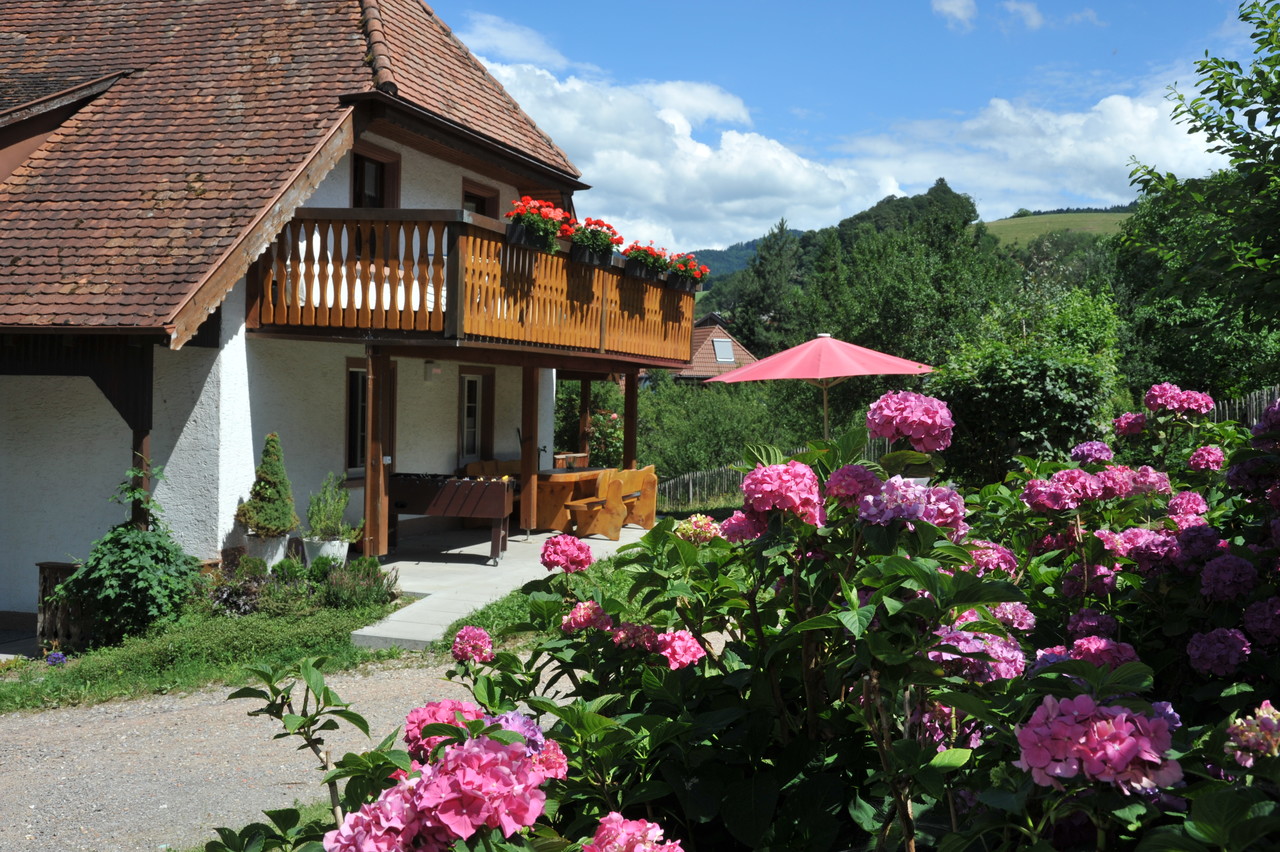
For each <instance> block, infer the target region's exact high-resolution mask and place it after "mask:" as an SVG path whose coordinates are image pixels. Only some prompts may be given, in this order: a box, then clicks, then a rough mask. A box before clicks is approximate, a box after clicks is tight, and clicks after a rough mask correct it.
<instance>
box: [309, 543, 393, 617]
mask: <svg viewBox="0 0 1280 852" xmlns="http://www.w3.org/2000/svg"><path fill="white" fill-rule="evenodd" d="M396 580H397V576H396V572H395V571H390V572H387V573H383V571H382V566H381V565H380V564H379V563H378V560H377V558H376V557H373V556H361V557H359V558H357V559H353V560H351V561H350V562H348V563H347V564H346V565H342V566H337V565H335V566H333V567H332V568H331V569H330V571H329V574H328V576H327V577H325V580H324V586H323V589H322V591H321V597H322V600H323V601H324V605H325V606H327V607H333V608H335V609H358V608H361V607H369V606H381V605H383V604H387V603H390V602H391V601H393V600H395V597H396Z"/></svg>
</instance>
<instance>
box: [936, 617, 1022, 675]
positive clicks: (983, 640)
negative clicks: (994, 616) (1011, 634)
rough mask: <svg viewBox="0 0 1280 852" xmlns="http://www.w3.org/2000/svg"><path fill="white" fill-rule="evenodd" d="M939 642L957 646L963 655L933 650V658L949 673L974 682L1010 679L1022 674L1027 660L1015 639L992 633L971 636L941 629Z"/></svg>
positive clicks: (939, 630) (963, 632) (952, 628)
mask: <svg viewBox="0 0 1280 852" xmlns="http://www.w3.org/2000/svg"><path fill="white" fill-rule="evenodd" d="M934 633H935V634H937V636H938V642H939V644H942V645H950V646H953V647H954V648H955V649H956V650H957V651H959V652H960V653H959V654H957V653H954V652H952V651H944V650H933V651H930V652H929V659H931V660H933V661H934V662H937V663H941V664H942V668H943V670H944V671H945V672H947V673H948V674H951V675H957V676H959V677H963V678H964V679H965V680H969V681H972V682H974V683H987V682H990V681H993V680H1009V679H1010V678H1015V677H1017V676H1018V675H1020V674H1022V672H1023V670H1024V669H1025V668H1026V665H1027V658H1026V656H1025V655H1024V654H1023V653H1022V647H1021V646H1020V645H1019V644H1018V643H1017V642H1016V641H1014V640H1013V639H1009V638H1006V637H1004V636H995V635H992V634H990V633H971V632H969V631H967V630H957V629H955V628H954V627H940V628H938V629H937V630H935V631H934ZM962 654H985V655H987V656H989V657H991V659H990V660H980V659H975V658H973V657H968V656H961V655H962Z"/></svg>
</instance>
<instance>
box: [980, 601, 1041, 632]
mask: <svg viewBox="0 0 1280 852" xmlns="http://www.w3.org/2000/svg"><path fill="white" fill-rule="evenodd" d="M991 614H992V615H993V616H995V619H996V621H998V622H1000V623H1001V624H1003V625H1004V626H1005V627H1008V628H1009V629H1011V630H1032V629H1034V628H1035V626H1036V617H1035V615H1033V614H1032V613H1031V610H1030V609H1028V608H1027V605H1026V604H1024V603H1020V602H1019V601H1004V602H1003V603H1000V604H997V605H996V607H995V608H994V609H993V610H991Z"/></svg>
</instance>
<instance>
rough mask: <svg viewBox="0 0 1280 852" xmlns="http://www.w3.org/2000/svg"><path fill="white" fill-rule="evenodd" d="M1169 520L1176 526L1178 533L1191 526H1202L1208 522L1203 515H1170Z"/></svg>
mask: <svg viewBox="0 0 1280 852" xmlns="http://www.w3.org/2000/svg"><path fill="white" fill-rule="evenodd" d="M1169 520H1171V521H1173V525H1174V526H1175V527H1177V528H1178V532H1180V533H1181V532H1184V531H1186V530H1189V529H1191V528H1192V527H1203V526H1208V524H1209V522H1208V521H1206V520H1205V518H1204V515H1170V516H1169Z"/></svg>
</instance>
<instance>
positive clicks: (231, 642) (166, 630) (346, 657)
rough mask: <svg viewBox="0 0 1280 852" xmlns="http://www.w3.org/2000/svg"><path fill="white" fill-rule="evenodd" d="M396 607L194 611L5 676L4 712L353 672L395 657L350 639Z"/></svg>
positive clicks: (0, 703) (1, 674)
mask: <svg viewBox="0 0 1280 852" xmlns="http://www.w3.org/2000/svg"><path fill="white" fill-rule="evenodd" d="M392 608H393V607H391V606H376V607H364V608H360V609H317V610H315V611H314V612H311V613H308V614H305V615H300V614H298V613H289V614H282V615H268V614H265V613H251V614H249V615H242V616H238V617H230V616H224V615H212V614H210V613H208V612H203V611H198V610H191V611H188V613H187V614H185V615H183V616H182V617H181V618H179V619H178V620H177V621H175V622H173V623H171V624H166V625H160V626H157V627H155V628H153V629H152V630H151V631H149V632H148V633H147V634H145V635H143V636H136V637H132V638H129V639H126V640H125V641H124V642H123V643H122V644H120V645H117V646H114V647H110V648H99V649H95V650H92V651H88V652H86V653H84V654H79V655H74V656H72V657H71V659H70V660H69V661H68V662H67V663H66V664H64V665H60V666H49V665H47V664H45V663H44V662H42V661H28V662H22V663H20V664H19V665H17V666H13V667H10V668H8V669H6V670H4V671H0V712H8V711H11V710H35V709H45V708H49V707H60V706H65V705H69V704H97V703H100V702H103V701H110V700H112V699H115V698H134V697H137V696H141V695H150V694H156V693H162V694H163V693H168V692H185V691H189V690H192V689H198V688H200V687H203V686H207V685H209V684H211V683H226V684H240V683H243V682H244V667H245V666H246V665H248V664H251V663H263V662H266V663H275V664H283V663H285V662H288V661H291V660H296V659H300V658H302V657H315V656H325V657H328V658H329V663H328V666H327V668H328V669H330V670H337V669H343V668H351V667H354V666H356V665H358V664H359V663H362V662H365V661H367V660H371V659H379V658H386V657H389V656H393V655H394V654H395V653H396V652H388V651H380V652H371V651H368V650H366V649H363V648H357V647H355V646H354V645H352V644H351V637H350V633H351V631H352V630H356V629H358V628H360V627H364V626H365V625H367V624H372V623H373V622H374V621H377V620H378V619H379V618H382V617H383V616H384V615H386V614H387V613H388V612H390V611H391V609H392Z"/></svg>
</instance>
